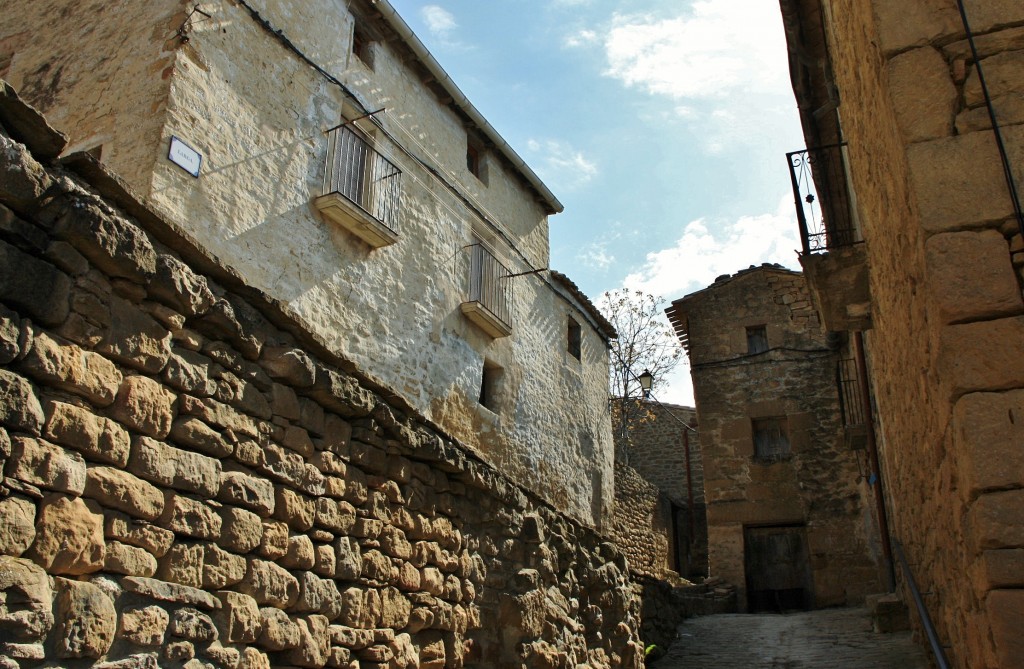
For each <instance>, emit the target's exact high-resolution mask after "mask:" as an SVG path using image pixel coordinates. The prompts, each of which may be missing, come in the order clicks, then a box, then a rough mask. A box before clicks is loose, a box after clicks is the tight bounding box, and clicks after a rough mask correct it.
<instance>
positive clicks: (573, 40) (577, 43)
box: [564, 29, 599, 48]
mask: <svg viewBox="0 0 1024 669" xmlns="http://www.w3.org/2000/svg"><path fill="white" fill-rule="evenodd" d="M598 41H599V38H598V35H597V33H596V32H594V31H593V30H587V29H583V30H577V31H576V32H574V33H572V34H571V35H569V36H567V37H566V38H565V42H564V45H565V46H567V47H569V48H578V47H583V46H589V45H591V44H596V43H598Z"/></svg>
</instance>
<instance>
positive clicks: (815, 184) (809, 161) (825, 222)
mask: <svg viewBox="0 0 1024 669" xmlns="http://www.w3.org/2000/svg"><path fill="white" fill-rule="evenodd" d="M845 148H846V144H845V142H844V143H842V144H833V145H831V146H822V147H817V148H813V149H804V150H803V151H792V152H790V153H787V154H786V159H787V160H788V162H789V176H790V179H791V181H792V185H793V199H794V201H795V202H796V217H797V223H798V224H799V226H800V240H801V242H802V243H803V252H804V254H808V253H821V252H823V251H830V250H833V249H837V248H842V247H845V246H851V245H853V244H855V243H857V242H859V241H861V238H860V233H859V231H858V230H857V225H856V223H855V221H854V218H853V213H852V212H853V208H852V207H851V204H852V203H851V198H850V188H849V183H848V182H847V172H846V156H845Z"/></svg>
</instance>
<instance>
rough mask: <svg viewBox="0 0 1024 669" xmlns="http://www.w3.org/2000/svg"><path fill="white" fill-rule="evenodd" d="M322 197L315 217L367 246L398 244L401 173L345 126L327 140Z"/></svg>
mask: <svg viewBox="0 0 1024 669" xmlns="http://www.w3.org/2000/svg"><path fill="white" fill-rule="evenodd" d="M323 192H324V194H323V195H321V196H320V197H319V198H317V200H316V206H317V208H318V209H319V210H320V212H321V213H322V214H323V215H324V216H325V217H327V218H328V219H330V220H332V221H334V222H335V223H338V224H339V225H341V226H343V227H344V228H346V229H348V230H349V231H350V232H352V233H353V234H355V235H357V236H358V237H360V238H361V239H363V241H365V242H366V243H367V244H369V245H370V246H373V247H380V246H386V245H388V244H393V243H394V242H396V241H397V240H398V213H399V205H400V203H401V199H402V171H401V170H399V169H398V167H397V166H395V164H394V163H392V162H391V161H390V160H388V159H387V158H385V157H384V156H383V155H381V154H380V153H378V152H377V151H375V150H374V149H373V147H372V146H370V143H369V141H367V139H366V138H365V137H364V136H363V135H362V134H361V133H359V132H357V131H356V130H354V129H353V128H352V127H351V126H349V125H340V126H338V127H337V128H334V129H333V130H331V131H330V132H329V133H328V135H327V164H326V166H325V169H324V189H323Z"/></svg>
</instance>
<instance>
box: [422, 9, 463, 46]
mask: <svg viewBox="0 0 1024 669" xmlns="http://www.w3.org/2000/svg"><path fill="white" fill-rule="evenodd" d="M420 16H421V17H422V18H423V22H424V23H425V24H426V25H427V30H429V31H430V32H431V34H432V35H434V36H435V37H437V38H439V39H441V40H447V39H448V38H449V37H450V36H451V33H452V31H454V30H455V29H456V28H458V27H459V24H458V23H456V22H455V16H454V15H453V14H452V13H451V12H449V11H448V10H446V9H445V8H443V7H441V6H439V5H426V6H425V7H423V8H422V9H421V10H420Z"/></svg>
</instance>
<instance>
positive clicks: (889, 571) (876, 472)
mask: <svg viewBox="0 0 1024 669" xmlns="http://www.w3.org/2000/svg"><path fill="white" fill-rule="evenodd" d="M853 343H854V352H855V356H856V359H857V380H858V385H859V386H860V398H861V402H862V404H863V406H864V423H865V425H866V427H867V450H868V463H869V466H870V468H871V478H872V479H873V480H874V484H873V485H871V489H872V492H873V493H874V495H875V511H876V513H877V516H878V532H879V534H881V535H882V536H881V539H882V558H883V559H884V560H885V578H886V586H887V587H888V588H889V592H895V590H896V573H895V571H894V565H893V557H892V542H891V540H890V539H889V517H888V515H887V514H886V512H885V495H884V492H883V491H882V472H881V468H880V467H879V466H878V443H877V442H876V441H875V416H874V412H873V411H872V409H871V395H870V394H869V390H868V366H867V362H866V361H865V359H864V335H863V334H862V333H861V332H860V331H857V332H854V333H853Z"/></svg>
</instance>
